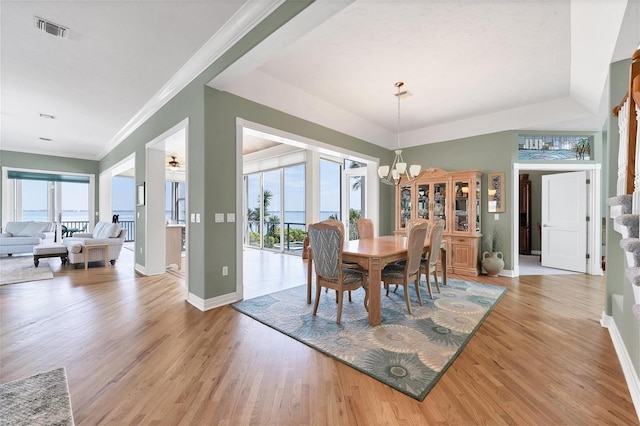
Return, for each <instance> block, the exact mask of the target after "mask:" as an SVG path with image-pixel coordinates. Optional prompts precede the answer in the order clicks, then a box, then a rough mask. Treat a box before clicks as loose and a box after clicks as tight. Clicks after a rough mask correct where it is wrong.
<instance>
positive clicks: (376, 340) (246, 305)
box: [233, 278, 507, 401]
mask: <svg viewBox="0 0 640 426" xmlns="http://www.w3.org/2000/svg"><path fill="white" fill-rule="evenodd" d="M410 288H411V290H410V291H409V294H410V295H411V310H412V311H413V315H410V314H409V312H408V311H407V305H406V304H405V301H404V293H403V287H402V286H400V287H399V288H398V289H397V292H396V293H394V292H389V297H386V296H385V294H384V289H383V290H382V291H383V293H382V297H381V299H382V323H381V324H380V325H378V326H375V327H372V326H370V325H369V324H368V314H367V312H366V310H365V309H364V305H363V299H364V290H363V289H359V290H358V291H354V292H352V300H353V303H349V302H348V299H347V296H346V295H345V299H344V304H343V311H342V319H341V324H336V314H337V304H336V300H335V292H333V291H329V292H328V293H325V292H324V291H322V292H321V296H320V304H319V307H318V313H317V315H316V316H313V314H312V312H313V304H311V305H307V303H306V286H305V285H302V286H299V287H294V288H291V289H288V290H283V291H279V292H277V293H272V294H268V295H265V296H260V297H257V298H255V299H249V300H243V301H241V302H238V303H235V304H234V305H233V307H234V308H235V309H237V310H238V311H240V312H242V313H244V314H246V315H249V316H250V317H252V318H254V319H256V320H258V321H260V322H262V323H264V324H266V325H268V326H269V327H272V328H274V329H276V330H278V331H280V332H282V333H284V334H286V335H287V336H290V337H292V338H294V339H296V340H299V341H300V342H302V343H304V344H306V345H308V346H311V347H312V348H314V349H317V350H319V351H321V352H323V353H325V354H327V355H329V356H331V357H333V358H335V359H338V360H340V361H342V362H343V363H345V364H347V365H349V366H351V367H353V368H355V369H357V370H359V371H361V372H363V373H365V374H367V375H369V376H371V377H373V378H375V379H377V380H379V381H381V382H383V383H385V384H387V385H389V386H391V387H392V388H394V389H396V390H398V391H400V392H402V393H404V394H406V395H409V396H411V397H413V398H415V399H417V400H419V401H422V400H423V399H424V398H425V397H426V396H427V393H429V391H430V390H431V388H433V386H434V385H435V384H436V383H437V381H438V380H439V379H440V377H441V376H442V375H443V374H444V372H445V371H446V370H447V368H448V367H449V366H450V365H451V364H452V363H453V361H454V360H455V359H456V357H457V356H458V355H459V354H460V352H461V351H462V350H463V349H464V347H465V345H466V344H467V342H468V341H469V340H470V339H471V337H472V336H473V333H474V332H475V331H476V330H477V329H478V327H480V325H481V324H482V322H483V321H484V319H485V318H486V317H487V315H489V313H490V312H491V310H492V309H493V308H494V307H495V305H496V304H497V303H498V301H499V300H500V298H501V297H502V296H503V295H504V294H505V292H506V290H507V289H506V288H503V287H497V286H492V285H486V284H479V283H474V282H470V281H463V280H458V279H453V278H448V279H447V285H446V286H442V285H441V286H440V288H441V293H437V292H436V291H435V288H434V299H433V300H431V299H430V298H429V295H428V292H427V289H426V287H425V283H424V282H423V283H422V285H421V290H420V293H421V295H422V299H423V303H424V306H420V305H419V304H418V300H417V297H416V295H415V289H414V287H413V285H412V286H411V287H410ZM314 294H315V291H314Z"/></svg>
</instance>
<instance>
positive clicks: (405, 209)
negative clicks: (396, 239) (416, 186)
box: [400, 185, 411, 229]
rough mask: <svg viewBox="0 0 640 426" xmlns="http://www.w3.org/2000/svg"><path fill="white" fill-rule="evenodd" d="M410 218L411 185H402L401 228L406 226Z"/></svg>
mask: <svg viewBox="0 0 640 426" xmlns="http://www.w3.org/2000/svg"><path fill="white" fill-rule="evenodd" d="M409 219H411V186H410V185H402V186H401V187H400V228H402V229H404V228H406V226H407V221H408V220H409Z"/></svg>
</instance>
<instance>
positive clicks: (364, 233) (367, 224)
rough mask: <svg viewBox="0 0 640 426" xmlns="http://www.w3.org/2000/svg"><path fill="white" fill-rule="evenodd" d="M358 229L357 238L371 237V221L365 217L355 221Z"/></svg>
mask: <svg viewBox="0 0 640 426" xmlns="http://www.w3.org/2000/svg"><path fill="white" fill-rule="evenodd" d="M356 227H357V229H358V239H359V240H363V239H365V238H373V221H372V220H371V219H367V218H364V217H363V218H361V219H358V221H357V222H356Z"/></svg>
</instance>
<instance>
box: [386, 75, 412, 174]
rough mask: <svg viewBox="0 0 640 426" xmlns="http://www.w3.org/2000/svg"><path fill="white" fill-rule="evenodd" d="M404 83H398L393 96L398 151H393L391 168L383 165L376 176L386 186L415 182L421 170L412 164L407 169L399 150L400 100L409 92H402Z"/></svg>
mask: <svg viewBox="0 0 640 426" xmlns="http://www.w3.org/2000/svg"><path fill="white" fill-rule="evenodd" d="M402 86H404V83H403V82H402V81H398V82H397V83H396V84H395V87H396V88H397V89H398V93H396V94H394V96H395V97H396V98H398V149H396V150H395V153H396V157H395V158H394V160H393V164H391V167H389V166H387V165H385V166H380V167H378V176H380V181H381V182H382V183H386V184H387V185H396V186H397V185H399V184H400V182H401V181H402V183H409V182H413V181H414V180H416V178H417V177H418V175H419V174H420V170H422V166H420V165H419V164H412V165H410V166H409V167H407V163H406V162H405V161H404V160H403V158H402V150H401V149H400V99H401V98H403V97H405V96H409V92H408V91H406V90H402Z"/></svg>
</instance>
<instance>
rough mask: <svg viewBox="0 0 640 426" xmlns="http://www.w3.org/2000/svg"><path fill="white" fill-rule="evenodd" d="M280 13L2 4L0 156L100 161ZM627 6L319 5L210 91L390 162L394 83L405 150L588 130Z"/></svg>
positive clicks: (597, 117)
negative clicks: (260, 21) (250, 30)
mask: <svg viewBox="0 0 640 426" xmlns="http://www.w3.org/2000/svg"><path fill="white" fill-rule="evenodd" d="M278 1H279V0H273V1H271V2H266V1H265V0H254V1H248V2H244V1H215V2H204V1H175V0H174V1H162V2H156V1H100V2H69V1H47V2H7V1H2V2H0V22H1V24H2V25H1V27H2V29H1V33H0V35H1V37H2V38H1V40H0V42H1V47H2V52H1V60H2V61H1V64H0V72H1V74H0V77H1V82H0V83H1V90H2V92H1V99H0V103H1V107H2V115H1V120H2V121H1V122H0V126H1V129H0V130H1V132H0V144H1V149H6V150H15V151H24V152H39V153H48V154H57V155H66V156H72V157H77V158H89V159H99V158H101V157H102V156H104V154H105V153H106V152H108V150H109V149H111V148H112V147H113V146H115V145H116V144H117V143H118V142H119V141H120V140H121V139H122V138H123V137H124V136H126V135H127V134H129V133H130V132H131V131H132V130H133V129H134V128H135V125H136V123H139V122H141V121H142V120H144V118H146V117H147V116H149V115H150V114H151V113H153V111H154V109H153V108H154V107H153V106H151V105H155V108H156V109H157V107H158V105H161V104H162V102H164V101H166V99H168V98H169V96H168V94H170V93H175V92H176V91H177V90H179V88H180V86H179V84H178V83H176V81H179V80H180V78H184V76H185V75H188V74H189V73H188V72H186V71H190V72H191V74H193V75H196V74H194V72H195V71H194V70H196V69H202V67H201V68H197V67H196V66H195V65H193V64H194V63H196V61H195V60H194V59H192V60H191V61H190V62H187V61H188V60H189V58H191V57H192V56H194V54H196V53H198V54H199V55H200V57H199V58H200V61H201V62H202V57H203V56H202V52H203V51H205V50H206V48H207V46H211V45H212V44H215V43H216V42H217V43H218V46H226V45H225V44H224V43H223V42H224V41H225V40H224V37H225V36H226V37H227V40H229V39H230V38H229V37H230V36H229V34H228V33H229V31H230V30H229V31H227V30H228V29H229V28H236V27H237V25H235V24H236V23H237V22H238V19H239V18H238V17H239V16H240V17H243V16H245V17H246V16H248V15H250V14H251V13H257V12H255V8H256V7H257V6H256V5H260V7H262V8H263V13H264V11H265V10H267V11H268V10H272V8H273V7H275V6H276V5H277V4H278ZM266 3H268V5H267V6H265V4H266ZM638 4H639V1H638V0H606V1H594V0H553V1H531V0H474V1H456V0H451V1H441V0H425V1H402V0H385V1H381V0H358V1H354V2H351V1H339V0H332V1H323V0H319V1H316V2H315V3H314V4H312V5H311V6H310V7H308V8H307V9H306V10H305V11H303V12H302V13H301V14H299V15H298V16H297V17H296V18H295V19H293V20H292V21H291V22H290V23H289V24H287V25H286V26H284V27H283V28H282V29H281V30H279V31H276V32H275V33H274V34H273V35H272V36H271V37H270V38H268V39H267V40H265V41H264V42H263V43H261V44H260V45H258V46H257V47H256V48H255V49H254V50H252V51H251V52H250V53H249V54H247V55H246V56H245V57H243V58H242V59H241V60H239V61H237V62H236V63H235V64H233V65H232V66H231V67H229V68H227V69H226V70H225V71H224V72H223V73H222V74H220V75H219V76H218V77H216V78H215V79H214V80H212V81H211V82H210V83H209V84H210V85H211V86H212V87H215V88H218V89H221V90H227V91H229V92H232V93H235V94H238V95H239V96H242V97H245V98H248V99H252V100H255V101H257V102H260V103H263V104H265V105H269V106H272V107H274V108H277V109H279V110H282V111H285V112H288V113H291V114H293V115H296V116H299V117H301V118H304V119H307V120H311V121H314V122H317V123H319V124H322V125H326V126H328V127H331V128H335V129H337V130H340V131H343V132H345V133H347V134H350V135H353V136H356V137H360V138H363V139H365V140H368V141H371V142H373V143H376V144H378V145H381V146H384V147H387V148H394V147H395V143H396V142H395V132H396V126H397V104H396V99H395V97H394V96H393V94H394V93H395V90H396V89H395V87H394V83H395V82H396V81H398V80H402V81H404V82H405V84H406V86H405V87H406V89H408V90H409V91H410V92H411V93H412V94H413V96H411V97H409V98H407V99H405V100H403V101H402V103H401V112H402V115H401V131H402V135H401V144H402V146H412V145H418V144H424V143H432V142H439V141H443V140H449V139H455V138H462V137H467V136H473V135H477V134H484V133H490V132H496V131H501V130H508V129H545V130H562V129H570V130H590V131H597V130H600V129H601V128H602V125H603V123H604V119H605V117H606V114H607V109H608V106H607V104H608V100H607V97H606V96H607V93H606V91H605V89H606V87H607V85H606V79H607V75H608V68H609V63H610V62H612V61H617V60H620V59H624V58H627V57H629V56H630V55H631V53H632V52H633V51H634V50H635V49H636V48H637V47H638V45H639V43H640V23H639V21H640V7H639V6H638ZM269 8H271V9H269ZM240 9H241V10H240ZM239 10H240V12H239V13H236V12H238V11H239ZM234 14H235V15H234ZM34 15H38V16H41V17H43V18H46V19H50V20H52V21H54V22H56V23H58V24H61V25H63V26H67V27H69V28H70V34H71V35H70V37H69V39H67V40H64V39H57V38H54V37H52V36H50V35H48V34H45V33H42V32H39V31H37V30H36V29H35V28H34V26H33V16H34ZM258 15H259V13H258ZM244 20H245V21H247V20H248V19H246V18H245V19H244ZM245 25H246V24H245ZM225 31H226V32H225ZM244 31H246V28H245V29H244ZM239 35H241V33H240V34H239ZM231 39H232V38H231ZM201 48H202V49H201ZM199 49H201V50H200V51H199V52H198V50H199ZM210 50H211V49H210ZM196 57H198V56H196ZM204 57H205V58H207V59H208V60H209V62H210V61H211V60H213V59H215V57H216V56H215V55H214V54H211V53H209V55H208V56H207V55H204ZM185 64H186V65H185ZM183 65H184V67H183ZM205 65H206V64H204V65H202V66H205ZM181 68H182V70H181ZM185 70H186V71H185ZM38 113H46V114H51V115H54V116H56V117H57V118H56V120H46V119H42V118H39V117H38ZM39 137H47V138H51V139H53V141H52V142H43V141H41V140H39V139H38V138H39ZM178 155H181V154H178Z"/></svg>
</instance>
